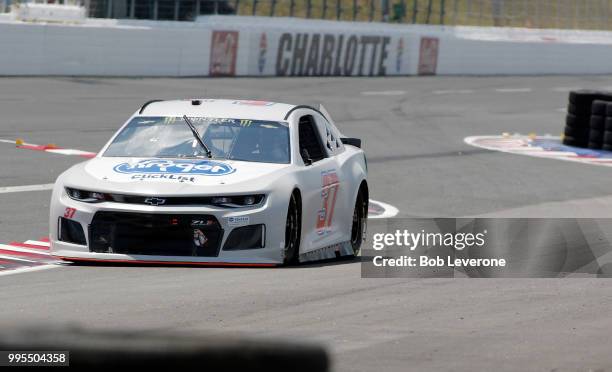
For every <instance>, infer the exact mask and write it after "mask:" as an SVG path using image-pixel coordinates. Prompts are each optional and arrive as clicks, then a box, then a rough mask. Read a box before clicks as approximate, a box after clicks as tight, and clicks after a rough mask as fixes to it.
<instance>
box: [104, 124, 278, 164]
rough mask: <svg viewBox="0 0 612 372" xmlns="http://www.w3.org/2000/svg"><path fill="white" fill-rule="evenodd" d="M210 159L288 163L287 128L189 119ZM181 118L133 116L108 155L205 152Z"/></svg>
mask: <svg viewBox="0 0 612 372" xmlns="http://www.w3.org/2000/svg"><path fill="white" fill-rule="evenodd" d="M189 119H190V120H191V121H192V122H193V125H194V126H195V127H196V129H197V131H198V132H199V133H200V134H201V135H202V137H203V138H202V140H203V142H204V143H205V144H206V146H207V147H208V148H209V149H210V151H211V153H212V157H213V158H217V159H228V160H243V161H254V162H263V163H289V160H290V157H289V128H288V127H287V125H286V124H285V123H280V122H275V121H261V120H245V119H228V118H202V117H194V118H189ZM193 136H194V134H193V133H192V132H191V130H190V129H189V126H188V125H187V124H186V123H185V120H184V119H183V118H182V117H137V118H134V119H132V121H130V123H129V124H128V125H127V126H125V128H123V130H122V131H121V132H120V133H119V134H118V135H117V137H115V139H114V140H113V142H112V143H111V144H110V145H109V147H108V149H107V150H106V152H105V153H104V156H108V157H134V158H147V157H157V158H194V157H206V151H205V150H204V149H203V148H202V146H201V145H200V144H198V141H197V140H196V139H195V138H194V137H193Z"/></svg>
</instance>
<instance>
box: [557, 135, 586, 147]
mask: <svg viewBox="0 0 612 372" xmlns="http://www.w3.org/2000/svg"><path fill="white" fill-rule="evenodd" d="M588 143H589V141H588V139H577V138H574V137H571V136H565V137H564V138H563V144H564V145H567V146H573V147H586V146H587V145H588Z"/></svg>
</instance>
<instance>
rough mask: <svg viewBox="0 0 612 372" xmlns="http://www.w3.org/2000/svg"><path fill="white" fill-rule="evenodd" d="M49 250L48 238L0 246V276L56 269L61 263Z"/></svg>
mask: <svg viewBox="0 0 612 372" xmlns="http://www.w3.org/2000/svg"><path fill="white" fill-rule="evenodd" d="M49 248H50V244H49V239H48V238H40V239H38V240H27V241H25V242H23V243H19V242H11V243H8V244H0V276H2V275H9V274H17V273H21V272H29V271H38V270H45V269H50V268H53V267H56V264H58V263H60V262H62V261H61V260H58V259H57V258H55V257H53V256H51V254H50V253H49Z"/></svg>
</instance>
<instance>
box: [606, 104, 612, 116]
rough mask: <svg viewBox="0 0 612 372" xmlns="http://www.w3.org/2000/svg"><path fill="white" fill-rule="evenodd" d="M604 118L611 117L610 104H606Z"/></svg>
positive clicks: (611, 109)
mask: <svg viewBox="0 0 612 372" xmlns="http://www.w3.org/2000/svg"><path fill="white" fill-rule="evenodd" d="M606 116H611V117H612V102H608V104H607V105H606Z"/></svg>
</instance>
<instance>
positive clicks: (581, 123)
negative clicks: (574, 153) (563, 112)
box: [563, 90, 612, 150]
mask: <svg viewBox="0 0 612 372" xmlns="http://www.w3.org/2000/svg"><path fill="white" fill-rule="evenodd" d="M608 102H612V93H608V92H599V91H593V90H578V91H572V92H570V95H569V105H568V107H567V118H566V120H565V136H564V138H563V144H565V145H568V146H574V147H585V148H587V147H588V148H591V149H602V148H604V145H605V144H606V141H605V139H606V136H605V130H606V125H605V124H606V118H607V116H608ZM610 114H612V108H610ZM610 118H612V115H611V116H610ZM609 128H610V135H609V136H608V137H609V140H610V142H609V144H610V146H609V148H610V149H611V150H612V120H610V126H609Z"/></svg>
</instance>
